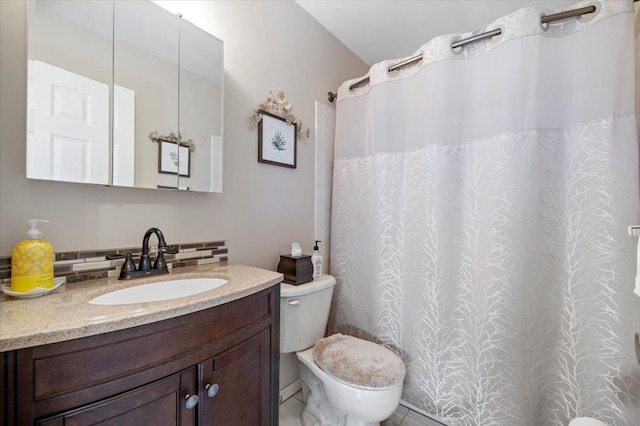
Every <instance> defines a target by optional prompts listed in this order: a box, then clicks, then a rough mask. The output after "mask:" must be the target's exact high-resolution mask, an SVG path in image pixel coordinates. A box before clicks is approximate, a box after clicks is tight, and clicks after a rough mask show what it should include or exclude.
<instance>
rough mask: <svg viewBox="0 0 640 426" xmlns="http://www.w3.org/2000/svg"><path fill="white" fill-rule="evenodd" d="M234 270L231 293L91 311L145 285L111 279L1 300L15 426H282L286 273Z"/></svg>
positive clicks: (8, 415)
mask: <svg viewBox="0 0 640 426" xmlns="http://www.w3.org/2000/svg"><path fill="white" fill-rule="evenodd" d="M200 268H201V267H200ZM184 269H187V268H184ZM201 269H202V268H201ZM222 269H223V275H222V276H223V277H224V278H225V279H228V280H229V283H228V284H226V285H225V286H223V287H220V288H218V289H215V290H210V291H207V292H205V293H201V294H198V295H195V296H190V297H182V298H179V299H173V300H167V301H162V302H152V303H143V304H140V303H138V304H132V305H122V306H94V305H89V304H87V303H86V301H87V300H90V299H91V298H93V297H95V296H96V295H99V294H100V293H106V292H108V291H112V290H116V289H118V287H123V286H130V285H136V284H138V283H131V282H130V283H125V284H123V283H121V282H117V281H115V280H111V279H110V280H98V281H96V283H92V284H87V285H79V286H78V288H77V289H73V288H72V289H66V291H64V292H61V293H59V294H51V295H49V296H45V297H43V298H41V299H34V300H16V301H3V302H0V304H1V305H0V308H6V309H0V311H1V312H0V321H6V322H7V323H9V324H5V322H3V323H2V324H3V327H2V329H0V344H2V350H3V351H4V352H3V353H2V357H3V363H4V368H3V369H1V370H0V378H1V379H2V383H3V387H2V389H1V390H0V398H1V399H2V400H3V407H5V412H4V413H3V417H4V418H3V421H4V424H7V425H14V424H15V425H18V424H36V425H48V426H51V425H83V424H94V423H104V424H154V425H187V424H198V425H265V426H266V425H274V424H277V417H278V354H279V303H280V299H279V298H280V286H279V282H280V281H281V280H282V275H280V274H277V273H275V272H271V271H264V270H260V269H255V268H250V267H245V266H240V265H229V266H228V267H225V268H222ZM174 274H175V273H174ZM176 275H177V276H179V277H181V276H183V275H184V274H176ZM186 276H189V274H186ZM191 276H202V271H201V270H198V271H196V272H191ZM215 276H220V272H219V270H216V272H215ZM165 279H166V277H165ZM156 280H157V279H156ZM107 282H108V283H107ZM68 287H73V286H68ZM29 303H32V304H35V305H33V306H30V305H27V304H29ZM18 304H22V307H20V306H18ZM45 306H49V307H50V308H51V310H49V311H46V310H45V311H44V312H42V311H41V309H43V308H44V307H45ZM39 309H40V310H39ZM74 309H75V310H74ZM32 314H35V317H32V316H31V315H32ZM21 315H22V316H23V318H21V317H20V316H21ZM20 321H22V322H25V321H26V322H28V321H31V325H32V326H36V327H37V325H36V323H40V326H41V328H40V329H38V328H36V329H35V330H34V329H33V328H32V327H23V329H22V330H20V327H19V326H18V325H17V324H18V322H20ZM11 324H14V325H16V327H17V328H18V329H14V330H13V331H11V332H9V331H6V328H5V325H11ZM28 329H31V330H32V331H31V334H30V335H29V332H27V330H28ZM106 329H111V331H108V332H104V330H106ZM50 340H53V342H48V341H50ZM38 342H47V344H36V343H38Z"/></svg>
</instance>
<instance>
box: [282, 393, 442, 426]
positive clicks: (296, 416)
mask: <svg viewBox="0 0 640 426" xmlns="http://www.w3.org/2000/svg"><path fill="white" fill-rule="evenodd" d="M303 408H304V404H303V402H302V391H299V392H298V393H296V394H295V395H293V396H292V397H291V398H289V399H287V400H286V401H284V402H283V403H282V404H280V426H301V423H300V414H301V413H302V409H303ZM381 426H444V425H443V424H442V423H439V422H436V421H434V420H432V419H430V418H428V417H425V416H423V415H422V414H419V413H416V412H415V411H413V410H409V409H408V408H407V407H403V406H402V405H401V406H399V407H398V409H397V410H396V412H395V413H393V414H392V415H391V417H389V418H388V419H387V420H385V421H384V422H382V424H381Z"/></svg>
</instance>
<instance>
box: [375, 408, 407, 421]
mask: <svg viewBox="0 0 640 426" xmlns="http://www.w3.org/2000/svg"><path fill="white" fill-rule="evenodd" d="M398 408H400V407H398ZM405 415H406V412H402V411H400V410H397V411H395V412H394V413H393V414H392V415H391V417H389V418H388V419H387V420H384V421H383V422H382V423H380V426H400V424H401V423H402V420H403V419H404V416H405Z"/></svg>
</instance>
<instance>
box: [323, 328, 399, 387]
mask: <svg viewBox="0 0 640 426" xmlns="http://www.w3.org/2000/svg"><path fill="white" fill-rule="evenodd" d="M313 361H314V363H315V364H316V365H317V366H318V367H320V368H321V369H322V370H323V371H324V372H325V373H326V374H327V375H329V376H331V377H332V378H334V379H335V380H337V381H339V382H341V383H343V384H345V385H348V386H353V387H358V388H360V389H370V390H376V389H378V390H382V389H388V388H392V387H394V386H397V385H398V384H401V383H402V381H403V379H404V376H405V372H406V370H405V366H404V363H403V362H402V360H401V359H400V358H399V357H398V356H397V355H396V354H394V353H393V352H391V351H390V350H389V349H387V348H385V347H383V346H381V345H378V344H376V343H373V342H369V341H366V340H362V339H358V338H356V337H353V336H344V335H342V334H334V335H332V336H329V337H325V338H323V339H319V340H318V341H317V342H316V344H315V346H314V348H313Z"/></svg>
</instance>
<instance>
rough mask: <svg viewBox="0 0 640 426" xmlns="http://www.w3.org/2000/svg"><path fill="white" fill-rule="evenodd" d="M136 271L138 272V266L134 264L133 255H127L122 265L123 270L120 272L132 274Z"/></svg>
mask: <svg viewBox="0 0 640 426" xmlns="http://www.w3.org/2000/svg"><path fill="white" fill-rule="evenodd" d="M135 270H136V264H135V263H134V262H133V256H132V255H131V253H127V256H126V257H125V260H124V263H123V264H122V268H120V271H125V272H131V271H135Z"/></svg>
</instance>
